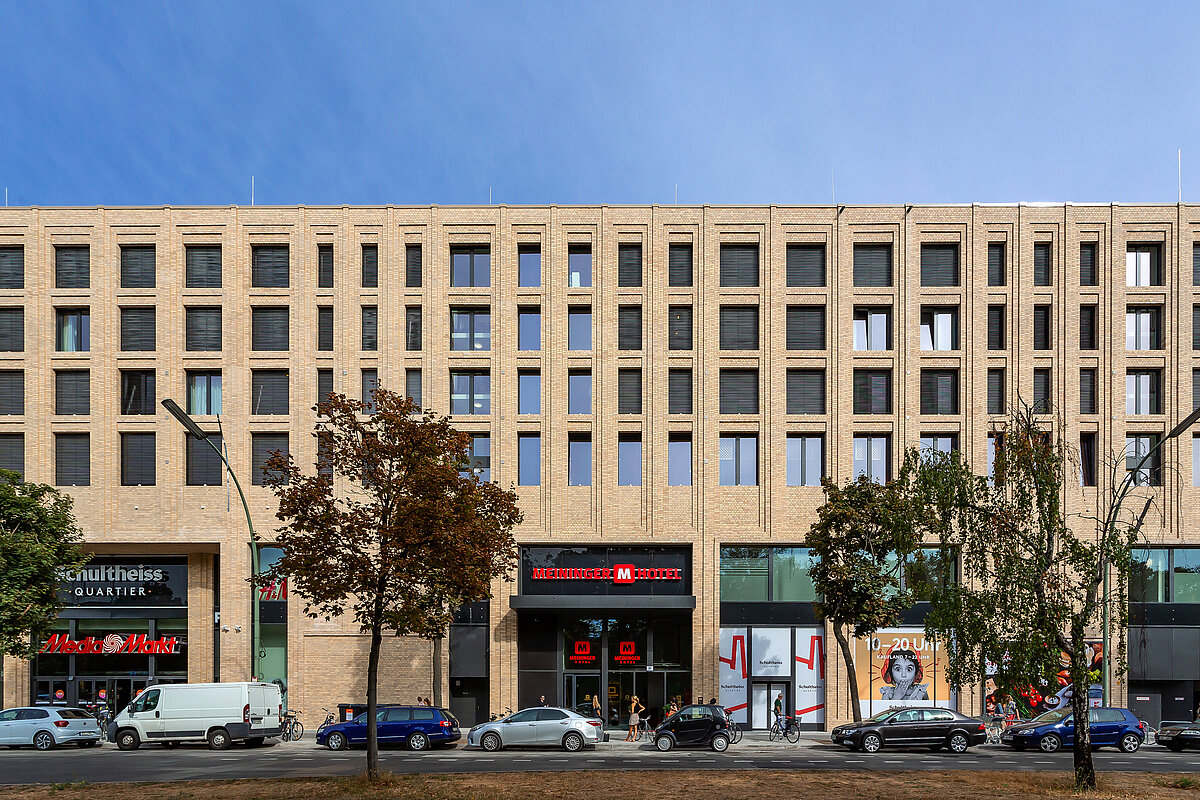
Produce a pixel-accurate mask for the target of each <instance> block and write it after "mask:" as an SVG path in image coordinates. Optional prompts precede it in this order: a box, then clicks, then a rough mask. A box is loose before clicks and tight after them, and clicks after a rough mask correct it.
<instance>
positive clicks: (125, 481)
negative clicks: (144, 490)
mask: <svg viewBox="0 0 1200 800" xmlns="http://www.w3.org/2000/svg"><path fill="white" fill-rule="evenodd" d="M154 472H155V470H154V434H153V433H122V434H121V485H122V486H153V485H154V480H155V474H154Z"/></svg>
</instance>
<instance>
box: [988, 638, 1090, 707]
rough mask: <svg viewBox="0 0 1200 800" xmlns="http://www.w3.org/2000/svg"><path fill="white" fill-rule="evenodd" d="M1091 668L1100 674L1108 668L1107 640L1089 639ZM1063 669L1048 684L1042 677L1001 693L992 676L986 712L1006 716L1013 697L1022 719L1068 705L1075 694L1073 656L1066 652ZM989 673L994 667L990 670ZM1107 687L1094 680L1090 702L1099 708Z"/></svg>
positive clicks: (1061, 662) (1061, 657) (1061, 661)
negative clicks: (1012, 691)
mask: <svg viewBox="0 0 1200 800" xmlns="http://www.w3.org/2000/svg"><path fill="white" fill-rule="evenodd" d="M1086 648H1087V659H1088V664H1089V666H1088V669H1089V671H1091V672H1093V673H1098V672H1100V670H1102V669H1103V668H1104V643H1103V642H1101V641H1099V640H1097V641H1094V642H1087V643H1086ZM1058 662H1059V670H1058V674H1057V675H1055V680H1054V682H1053V683H1051V684H1046V683H1045V682H1043V681H1041V680H1036V681H1031V682H1030V683H1029V685H1028V686H1026V687H1025V688H1024V689H1021V690H1019V691H1017V692H1015V693H1008V692H1000V691H999V690H998V689H997V687H996V682H995V681H994V680H993V679H992V678H988V679H987V681H986V682H985V684H984V713H986V714H989V715H991V714H997V715H1003V714H1004V713H1005V708H1006V707H1008V706H1009V703H1008V700H1009V697H1010V696H1011V698H1012V700H1013V703H1015V705H1016V709H1017V716H1018V717H1019V718H1021V719H1031V718H1033V717H1036V716H1037V715H1038V714H1043V713H1045V712H1047V711H1054V710H1055V709H1058V708H1066V707H1067V706H1069V705H1070V704H1071V696H1072V694H1073V691H1072V688H1071V659H1070V658H1069V657H1068V656H1067V654H1066V653H1062V652H1060V653H1059V654H1058ZM988 672H989V673H992V672H994V670H990V669H989V670H988ZM1103 698H1104V687H1103V685H1102V684H1099V683H1093V684H1092V685H1091V686H1090V687H1089V691H1088V705H1089V706H1092V707H1096V706H1099V705H1101V704H1102V703H1103V702H1104V699H1103Z"/></svg>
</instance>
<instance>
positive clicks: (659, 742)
mask: <svg viewBox="0 0 1200 800" xmlns="http://www.w3.org/2000/svg"><path fill="white" fill-rule="evenodd" d="M654 746H655V747H657V748H658V750H659V752H660V753H665V752H667V751H668V750H670V749H671V748H672V747H674V746H675V740H674V739H672V738H671V737H670V736H659V737H658V738H657V739H655V740H654Z"/></svg>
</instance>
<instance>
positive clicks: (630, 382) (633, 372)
mask: <svg viewBox="0 0 1200 800" xmlns="http://www.w3.org/2000/svg"><path fill="white" fill-rule="evenodd" d="M617 413H618V414H640V413H642V371H641V369H638V368H624V369H619V370H617Z"/></svg>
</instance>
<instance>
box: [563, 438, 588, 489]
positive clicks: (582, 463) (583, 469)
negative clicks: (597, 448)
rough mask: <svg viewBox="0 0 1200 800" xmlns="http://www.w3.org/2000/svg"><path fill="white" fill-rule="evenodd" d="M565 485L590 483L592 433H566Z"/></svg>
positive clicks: (585, 484)
mask: <svg viewBox="0 0 1200 800" xmlns="http://www.w3.org/2000/svg"><path fill="white" fill-rule="evenodd" d="M567 485H568V486H591V485H592V435H591V434H590V433H579V432H572V433H568V434H567Z"/></svg>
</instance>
